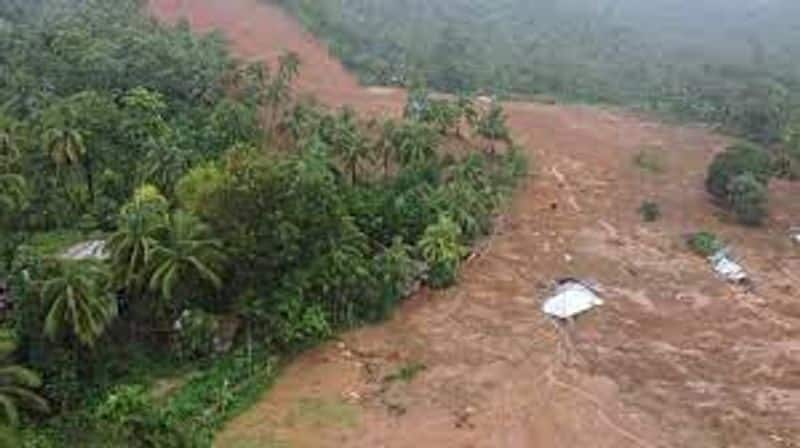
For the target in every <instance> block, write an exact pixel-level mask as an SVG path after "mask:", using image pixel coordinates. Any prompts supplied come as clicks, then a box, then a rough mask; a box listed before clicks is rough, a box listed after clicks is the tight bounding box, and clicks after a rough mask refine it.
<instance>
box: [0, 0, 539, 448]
mask: <svg viewBox="0 0 800 448" xmlns="http://www.w3.org/2000/svg"><path fill="white" fill-rule="evenodd" d="M142 8H143V4H142V3H141V2H137V1H133V0H81V1H60V0H41V1H37V2H28V1H11V2H3V3H2V4H0V185H2V189H0V205H2V206H1V207H0V285H2V287H3V288H2V291H0V293H1V294H0V298H1V299H2V303H0V305H2V325H0V335H1V336H2V337H1V338H0V340H2V344H0V355H1V357H2V359H1V360H0V361H1V362H2V366H0V404H1V406H0V446H3V447H5V446H8V447H17V446H24V447H36V448H40V447H59V448H60V447H70V446H76V447H78V446H80V447H93V446H102V447H106V446H130V447H195V446H200V447H202V446H210V444H211V441H212V439H213V434H214V432H215V431H216V430H217V429H218V428H219V427H220V426H221V425H222V424H223V423H224V422H225V421H226V420H227V419H228V418H230V417H231V416H232V415H234V414H235V413H236V412H238V411H239V410H241V409H242V408H243V407H245V406H246V405H247V404H248V403H249V402H251V401H252V400H253V399H254V398H255V397H257V396H258V394H259V392H260V391H261V390H263V388H265V387H266V386H267V385H268V384H269V382H270V381H271V379H272V378H273V377H274V376H275V374H276V372H277V371H278V370H279V369H280V366H281V365H282V363H283V361H284V360H286V359H289V358H290V357H291V356H292V354H294V353H297V351H299V350H301V349H303V348H305V347H309V346H311V345H314V344H316V343H318V342H320V341H323V340H325V339H327V338H329V337H330V336H331V335H332V334H333V333H334V332H336V331H338V330H341V329H345V328H349V327H352V326H355V325H358V324H362V323H366V322H375V321H379V320H381V319H385V318H386V317H388V316H389V315H390V313H391V311H392V309H393V308H394V306H395V305H396V304H398V303H399V302H400V301H401V300H402V299H403V298H405V297H407V296H408V295H409V294H411V293H413V291H415V290H416V289H417V288H419V287H420V285H427V286H429V287H432V288H444V287H447V286H449V285H451V284H453V282H455V280H456V278H457V274H458V268H459V266H460V265H461V263H462V260H463V259H464V258H465V257H466V256H467V255H468V254H469V247H470V244H471V243H472V242H473V241H475V240H476V239H478V238H480V237H481V236H482V235H485V234H487V233H488V232H489V231H490V229H491V226H492V218H493V215H494V213H495V211H496V210H497V208H498V207H499V206H501V205H502V203H503V201H504V198H506V197H507V196H508V195H509V194H510V193H511V192H512V190H513V189H514V187H515V185H516V183H517V182H518V181H519V180H520V179H521V178H522V177H523V176H524V175H525V174H526V173H527V168H526V163H527V162H526V159H525V157H524V156H523V154H522V152H521V151H520V150H519V148H517V147H516V146H515V144H514V142H513V141H512V140H511V138H510V136H509V133H508V129H507V127H506V125H505V116H504V112H503V110H502V108H501V107H500V106H499V105H492V106H491V107H480V105H478V104H477V103H476V102H475V101H473V100H472V99H470V98H468V97H463V98H460V99H458V100H434V99H431V98H430V96H429V95H428V94H427V92H426V91H425V90H424V89H418V90H417V91H416V92H415V94H414V95H413V96H412V102H410V103H409V107H408V109H407V113H406V114H405V118H403V119H394V120H387V121H378V120H367V119H365V118H363V117H360V116H358V115H357V114H355V113H354V112H353V111H352V110H349V109H342V110H335V111H332V110H328V109H325V108H323V107H321V106H319V105H317V104H315V103H314V102H313V101H312V100H308V101H305V100H303V101H301V100H298V99H296V96H295V95H294V91H293V80H294V79H295V78H296V76H297V75H298V73H299V71H300V70H302V67H303V61H301V60H300V59H299V58H298V56H297V55H295V54H292V53H286V54H284V55H283V56H282V57H281V58H280V62H279V64H276V66H274V67H267V66H265V65H264V64H262V63H260V62H253V63H245V62H243V61H239V60H237V59H236V58H235V57H233V56H232V55H231V54H230V53H229V51H228V49H227V46H226V42H225V40H224V38H223V37H222V36H221V35H220V34H217V33H212V34H209V35H205V36H198V35H195V34H193V33H192V32H191V31H190V29H189V26H188V25H187V24H186V23H180V24H178V25H177V26H174V27H170V26H164V25H161V24H159V23H157V22H156V21H155V20H154V19H151V18H149V17H148V16H147V14H145V13H143V11H142ZM466 133H470V134H473V135H474V136H475V138H476V139H477V140H475V139H471V140H467V139H465V138H464V135H465V134H466ZM468 141H473V142H474V141H481V142H483V143H481V144H479V145H477V146H476V145H475V144H468ZM76 247H77V248H79V249H78V250H77V252H75V248H76ZM87 247H88V248H93V249H91V250H86V248H87ZM80 248H84V249H80Z"/></svg>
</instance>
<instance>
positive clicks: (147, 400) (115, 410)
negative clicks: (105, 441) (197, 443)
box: [95, 386, 190, 448]
mask: <svg viewBox="0 0 800 448" xmlns="http://www.w3.org/2000/svg"><path fill="white" fill-rule="evenodd" d="M95 416H96V418H97V419H98V420H99V421H100V422H101V424H104V425H105V426H106V427H107V429H106V434H107V435H108V437H109V438H110V439H111V440H113V441H114V442H111V443H110V445H109V446H113V445H114V444H115V443H116V444H120V445H122V444H124V446H128V447H142V448H183V447H189V446H190V444H189V441H188V440H187V439H186V436H185V435H184V433H183V431H180V430H179V428H177V427H176V426H175V425H174V424H173V423H172V421H171V420H170V419H168V418H165V415H163V412H162V411H161V408H160V407H157V406H155V403H153V400H152V398H151V397H150V395H148V393H147V390H145V388H144V387H141V386H120V387H118V388H116V389H114V390H112V391H111V393H109V394H108V396H107V397H106V399H105V401H104V402H102V403H101V404H100V405H99V406H98V407H97V409H96V411H95Z"/></svg>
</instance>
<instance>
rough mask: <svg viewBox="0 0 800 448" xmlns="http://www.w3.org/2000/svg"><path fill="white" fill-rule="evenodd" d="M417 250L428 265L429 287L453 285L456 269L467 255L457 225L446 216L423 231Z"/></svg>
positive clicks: (442, 216)
mask: <svg viewBox="0 0 800 448" xmlns="http://www.w3.org/2000/svg"><path fill="white" fill-rule="evenodd" d="M419 249H420V253H421V255H422V259H423V260H424V261H425V263H427V264H428V268H429V271H428V284H429V285H431V286H432V287H434V288H446V287H448V286H450V285H452V284H453V283H455V280H456V275H457V274H458V267H459V266H460V265H461V260H462V259H463V258H464V256H466V254H467V249H466V247H464V245H463V244H462V234H461V228H460V227H458V224H456V223H455V222H454V221H453V220H452V219H451V218H450V217H448V216H447V215H441V216H440V217H439V221H438V222H437V223H436V224H433V225H431V226H429V227H428V228H427V229H425V233H424V234H423V235H422V239H421V240H420V242H419Z"/></svg>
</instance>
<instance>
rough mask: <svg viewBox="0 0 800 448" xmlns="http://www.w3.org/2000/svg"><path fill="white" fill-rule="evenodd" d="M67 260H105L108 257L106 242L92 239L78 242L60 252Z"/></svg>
mask: <svg viewBox="0 0 800 448" xmlns="http://www.w3.org/2000/svg"><path fill="white" fill-rule="evenodd" d="M61 258H65V259H67V260H105V259H107V258H108V252H107V251H106V242H105V241H103V240H92V241H84V242H82V243H78V244H76V245H74V246H72V247H70V248H69V249H67V250H66V251H64V253H62V254H61Z"/></svg>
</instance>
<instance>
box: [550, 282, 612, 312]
mask: <svg viewBox="0 0 800 448" xmlns="http://www.w3.org/2000/svg"><path fill="white" fill-rule="evenodd" d="M603 303H604V302H603V300H602V299H601V298H600V296H599V295H598V292H597V289H596V287H594V286H592V285H590V284H589V283H587V282H584V281H581V280H577V279H574V278H566V279H562V280H559V281H558V282H556V287H555V289H554V291H553V294H552V295H551V296H550V298H549V299H547V300H546V301H545V302H544V304H543V305H542V312H544V313H545V314H547V315H548V316H551V317H555V318H557V319H570V318H572V317H575V316H577V315H579V314H583V313H585V312H586V311H589V310H591V309H592V308H594V307H596V306H600V305H602V304H603Z"/></svg>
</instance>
